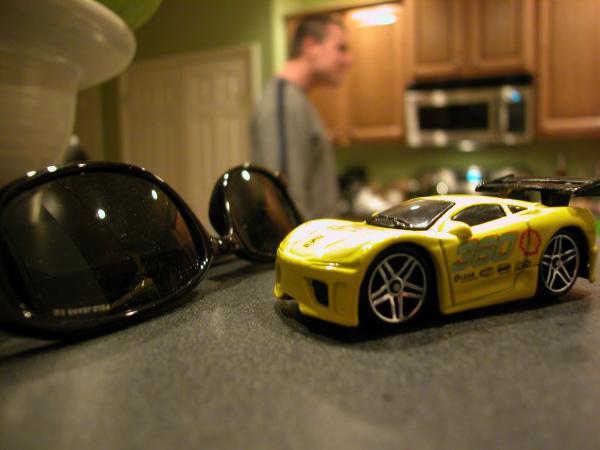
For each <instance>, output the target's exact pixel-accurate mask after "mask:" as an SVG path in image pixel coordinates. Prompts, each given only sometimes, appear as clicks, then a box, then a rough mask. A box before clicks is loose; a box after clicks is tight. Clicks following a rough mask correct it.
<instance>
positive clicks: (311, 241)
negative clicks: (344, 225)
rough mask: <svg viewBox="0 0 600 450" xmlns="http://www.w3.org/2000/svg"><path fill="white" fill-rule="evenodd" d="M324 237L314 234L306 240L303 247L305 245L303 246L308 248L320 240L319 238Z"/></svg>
mask: <svg viewBox="0 0 600 450" xmlns="http://www.w3.org/2000/svg"><path fill="white" fill-rule="evenodd" d="M324 237H325V236H323V235H322V234H319V235H317V236H315V237H314V238H312V239H309V240H308V241H306V242H305V243H304V247H305V248H308V247H310V246H311V245H313V244H314V243H315V242H317V241H318V240H320V239H323V238H324Z"/></svg>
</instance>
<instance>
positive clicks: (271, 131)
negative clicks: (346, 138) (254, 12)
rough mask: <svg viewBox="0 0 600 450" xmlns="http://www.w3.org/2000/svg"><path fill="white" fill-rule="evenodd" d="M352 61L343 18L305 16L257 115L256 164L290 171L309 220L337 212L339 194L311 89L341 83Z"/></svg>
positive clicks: (297, 199)
mask: <svg viewBox="0 0 600 450" xmlns="http://www.w3.org/2000/svg"><path fill="white" fill-rule="evenodd" d="M351 64H352V56H351V55H350V53H349V50H348V44H347V41H346V36H345V32H344V29H343V26H342V24H341V22H339V21H338V20H336V19H335V18H334V17H332V16H329V15H312V16H307V17H305V18H303V19H302V20H301V21H300V23H299V24H298V27H297V29H296V32H295V34H294V38H293V41H292V46H291V51H290V58H289V60H288V61H287V62H286V64H285V66H284V67H283V69H282V70H281V71H280V72H279V73H278V74H277V76H276V77H275V78H274V79H273V80H272V81H271V82H270V84H269V85H268V86H267V87H266V89H265V91H264V93H263V97H262V99H261V101H260V103H259V104H258V106H257V108H256V110H255V112H254V116H253V118H252V125H251V138H252V162H254V163H256V164H260V165H262V166H265V167H267V168H270V169H272V170H275V171H279V172H281V173H283V174H284V175H285V177H286V178H287V181H288V189H289V193H290V195H291V197H292V199H293V200H294V202H295V203H296V205H297V206H298V208H299V210H300V211H301V212H302V214H304V216H305V217H306V218H307V219H314V218H318V217H332V216H335V215H336V212H337V207H336V205H337V201H338V195H339V193H338V191H339V189H338V182H337V172H336V167H335V158H334V155H333V151H332V148H331V143H330V142H329V139H328V138H327V135H326V130H325V127H324V125H323V123H322V121H321V119H320V117H319V115H318V114H317V112H316V110H315V109H314V107H313V105H312V104H311V103H310V101H309V99H308V97H307V92H308V91H309V90H310V89H311V88H313V87H314V86H317V85H324V84H326V85H327V84H328V85H336V84H339V83H340V82H341V81H342V78H343V76H344V74H345V73H346V72H347V71H348V69H349V68H350V66H351Z"/></svg>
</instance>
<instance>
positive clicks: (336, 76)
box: [309, 24, 352, 84]
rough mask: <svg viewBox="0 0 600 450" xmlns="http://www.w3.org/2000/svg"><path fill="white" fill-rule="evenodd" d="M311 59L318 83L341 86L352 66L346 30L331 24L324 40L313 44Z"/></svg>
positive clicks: (315, 79)
mask: <svg viewBox="0 0 600 450" xmlns="http://www.w3.org/2000/svg"><path fill="white" fill-rule="evenodd" d="M309 58H310V61H311V63H312V68H313V76H314V81H315V82H316V83H319V84H339V83H340V82H341V81H342V79H343V77H344V74H345V73H346V72H347V71H348V69H349V68H350V66H351V65H352V55H351V54H350V50H349V49H348V42H347V40H346V34H345V32H344V30H343V29H342V28H341V27H340V26H339V25H336V24H329V25H328V26H327V30H326V33H325V37H324V38H323V40H322V41H321V42H316V41H313V42H312V45H311V46H310V51H309Z"/></svg>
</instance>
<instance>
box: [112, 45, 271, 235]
mask: <svg viewBox="0 0 600 450" xmlns="http://www.w3.org/2000/svg"><path fill="white" fill-rule="evenodd" d="M258 72H259V55H258V49H257V47H255V46H247V47H244V48H236V49H230V50H223V51H208V52H206V51H203V52H194V53H188V54H182V55H175V56H169V57H163V58H155V59H149V60H143V61H140V62H137V63H134V64H133V65H131V66H130V67H129V68H128V70H127V71H126V72H125V73H124V74H123V75H122V76H121V78H120V85H119V88H120V115H121V148H122V151H123V160H124V161H125V162H128V163H131V164H135V165H139V166H142V167H145V168H146V169H148V170H150V171H151V172H153V173H155V174H157V175H159V176H160V177H161V178H163V179H164V180H165V181H166V182H167V183H169V185H171V186H172V187H173V188H174V189H175V190H176V191H177V192H178V193H179V194H180V195H181V196H182V197H183V198H184V199H185V200H186V202H187V203H188V204H189V205H190V207H191V208H192V209H193V210H194V212H195V213H196V214H197V215H198V218H199V219H200V220H201V221H202V223H203V224H204V225H205V226H207V227H208V226H209V223H208V203H209V199H210V194H211V191H212V188H213V186H214V183H215V181H216V180H217V178H218V177H219V176H220V175H221V174H222V173H223V172H225V171H226V170H227V169H229V168H231V167H233V166H235V165H238V164H242V163H243V162H245V161H248V160H249V156H250V153H249V139H248V124H249V120H250V115H251V112H252V108H253V105H254V103H255V99H256V97H257V95H258V86H259V78H260V75H259V73H258Z"/></svg>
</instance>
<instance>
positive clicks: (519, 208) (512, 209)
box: [508, 205, 527, 214]
mask: <svg viewBox="0 0 600 450" xmlns="http://www.w3.org/2000/svg"><path fill="white" fill-rule="evenodd" d="M508 209H509V210H510V212H511V213H513V214H516V213H518V212H521V211H524V210H526V209H527V208H525V207H524V206H517V205H508Z"/></svg>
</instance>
